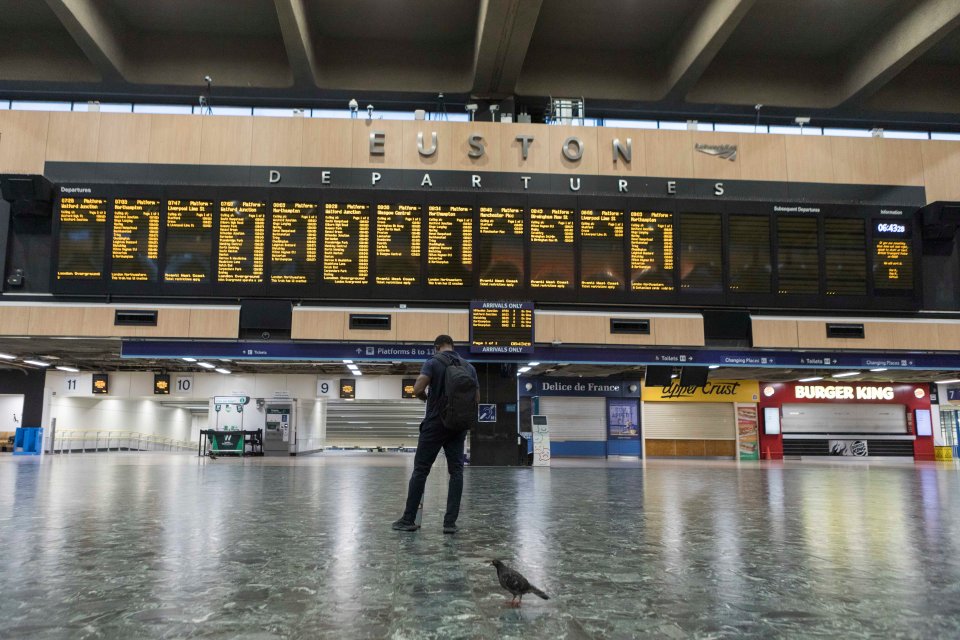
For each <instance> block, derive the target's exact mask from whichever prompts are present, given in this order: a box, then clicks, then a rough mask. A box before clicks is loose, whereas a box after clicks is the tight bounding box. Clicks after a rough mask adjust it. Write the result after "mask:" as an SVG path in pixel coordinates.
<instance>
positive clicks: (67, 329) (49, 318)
mask: <svg viewBox="0 0 960 640" xmlns="http://www.w3.org/2000/svg"><path fill="white" fill-rule="evenodd" d="M83 315H84V309H83V307H67V306H46V307H44V306H38V307H30V328H29V330H28V332H27V335H31V336H75V335H77V328H78V327H82V326H83Z"/></svg>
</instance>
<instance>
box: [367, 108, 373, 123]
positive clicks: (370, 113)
mask: <svg viewBox="0 0 960 640" xmlns="http://www.w3.org/2000/svg"><path fill="white" fill-rule="evenodd" d="M367 120H373V105H372V104H368V105H367Z"/></svg>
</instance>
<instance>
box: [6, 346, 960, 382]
mask: <svg viewBox="0 0 960 640" xmlns="http://www.w3.org/2000/svg"><path fill="white" fill-rule="evenodd" d="M120 345H121V341H120V340H119V339H115V338H102V339H98V338H11V337H0V353H3V354H11V355H15V356H17V360H15V361H9V360H0V369H7V370H9V369H18V370H21V371H26V370H30V369H37V367H35V366H31V365H27V364H25V363H23V359H24V358H26V359H36V360H40V361H45V362H49V363H50V365H51V367H53V366H56V365H66V366H70V367H76V368H78V369H80V370H81V371H85V372H113V371H153V372H157V373H160V372H167V373H177V372H181V373H182V372H195V373H202V372H204V371H205V369H203V368H201V367H199V366H198V365H197V364H196V363H191V362H186V361H184V360H182V359H180V358H174V359H144V358H121V357H120ZM208 361H209V362H210V363H212V364H214V365H216V366H218V367H224V368H226V369H228V370H229V371H231V373H233V374H244V373H284V374H317V375H331V376H350V375H351V374H350V372H349V370H348V369H347V367H346V365H345V364H343V363H342V362H339V361H335V362H313V361H308V360H304V361H289V360H283V361H259V360H257V361H254V360H234V361H229V360H223V361H221V360H216V359H212V358H211V359H208ZM356 364H357V365H358V366H359V367H360V370H361V372H362V373H363V374H364V375H405V376H411V377H415V376H416V375H417V374H418V373H419V372H420V365H421V364H422V363H420V362H399V361H382V362H367V361H356ZM644 369H645V367H644V366H643V365H635V366H630V365H598V364H581V363H555V362H554V363H550V362H543V363H540V364H538V366H535V367H533V368H532V369H531V370H530V371H528V372H526V373H525V374H524V375H526V376H567V377H578V376H579V377H584V378H605V377H608V376H615V377H627V378H635V379H640V378H642V377H643V375H644ZM676 372H677V373H679V368H678V369H677V370H676ZM834 373H837V370H826V369H806V368H805V369H785V368H768V367H722V368H719V369H715V370H712V371H711V372H710V377H711V378H712V379H717V380H762V381H767V382H787V381H790V380H797V379H799V378H807V377H811V376H823V377H825V378H829V377H830V376H831V375H832V374H834ZM958 377H960V372H957V371H902V370H900V371H888V372H878V373H871V372H864V373H863V374H861V375H859V376H855V377H851V378H845V379H844V380H845V381H847V382H857V381H884V382H889V381H896V382H933V381H936V380H945V379H954V378H958Z"/></svg>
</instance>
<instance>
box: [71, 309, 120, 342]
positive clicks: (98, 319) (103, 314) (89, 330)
mask: <svg viewBox="0 0 960 640" xmlns="http://www.w3.org/2000/svg"><path fill="white" fill-rule="evenodd" d="M113 316H114V309H113V307H108V306H101V305H96V306H88V307H83V322H82V323H81V324H80V327H79V331H78V330H77V329H76V328H74V335H77V334H78V335H81V336H94V337H101V338H105V337H109V336H126V335H128V334H127V333H126V331H127V330H129V329H131V328H132V327H115V326H113Z"/></svg>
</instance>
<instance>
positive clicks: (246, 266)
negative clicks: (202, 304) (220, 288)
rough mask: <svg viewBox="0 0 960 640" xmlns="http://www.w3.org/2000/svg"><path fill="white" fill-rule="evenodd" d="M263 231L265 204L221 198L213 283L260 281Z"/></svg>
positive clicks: (264, 225) (264, 239)
mask: <svg viewBox="0 0 960 640" xmlns="http://www.w3.org/2000/svg"><path fill="white" fill-rule="evenodd" d="M266 233H267V203H265V202H251V201H246V200H223V201H221V202H220V234H219V238H220V244H219V245H218V247H219V248H218V250H217V282H222V283H246V284H250V283H261V282H263V266H264V254H265V252H266Z"/></svg>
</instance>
